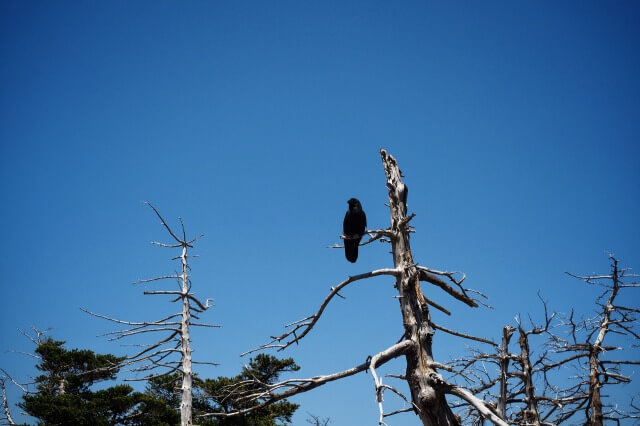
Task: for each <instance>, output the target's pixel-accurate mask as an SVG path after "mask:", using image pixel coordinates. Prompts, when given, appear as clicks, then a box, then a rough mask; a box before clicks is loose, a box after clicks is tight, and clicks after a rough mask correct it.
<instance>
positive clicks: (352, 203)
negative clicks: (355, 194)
mask: <svg viewBox="0 0 640 426" xmlns="http://www.w3.org/2000/svg"><path fill="white" fill-rule="evenodd" d="M347 203H348V204H349V210H353V209H362V206H361V205H360V201H358V199H357V198H349V201H347Z"/></svg>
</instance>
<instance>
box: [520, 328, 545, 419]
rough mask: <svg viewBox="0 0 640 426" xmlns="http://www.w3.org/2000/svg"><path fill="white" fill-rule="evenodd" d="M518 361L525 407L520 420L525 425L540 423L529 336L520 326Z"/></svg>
mask: <svg viewBox="0 0 640 426" xmlns="http://www.w3.org/2000/svg"><path fill="white" fill-rule="evenodd" d="M518 340H519V343H520V349H521V354H520V362H521V364H522V381H523V382H524V399H525V402H526V404H527V407H526V408H525V409H524V412H523V416H522V420H523V421H524V423H525V424H527V425H535V426H539V425H540V414H539V413H538V403H537V401H536V388H535V386H534V385H533V368H532V367H531V360H530V359H529V353H530V352H529V338H528V336H527V333H526V332H525V331H524V330H523V329H522V328H520V338H519V339H518Z"/></svg>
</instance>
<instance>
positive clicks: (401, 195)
mask: <svg viewBox="0 0 640 426" xmlns="http://www.w3.org/2000/svg"><path fill="white" fill-rule="evenodd" d="M380 154H381V158H382V165H383V168H384V172H385V176H386V186H387V189H388V193H389V204H388V205H389V208H390V214H391V225H390V226H389V227H388V228H385V229H375V230H369V231H367V233H368V235H369V240H367V241H365V242H362V243H360V245H366V244H370V243H371V242H373V241H377V240H379V241H382V242H385V243H390V244H391V250H392V255H393V267H392V268H383V269H377V270H374V271H370V272H365V273H362V274H359V275H354V276H351V277H348V278H347V279H346V280H344V281H342V282H341V283H340V284H338V285H336V286H334V287H332V288H331V291H330V292H329V295H328V296H327V297H326V299H325V300H324V301H323V302H322V303H321V304H320V307H319V309H318V310H317V312H316V313H314V314H312V315H310V316H308V317H306V318H303V319H301V320H298V321H295V322H293V323H290V324H288V325H286V328H287V329H288V330H287V331H286V332H285V333H284V334H282V335H280V336H273V337H272V340H271V341H270V342H269V343H267V344H264V345H262V346H260V347H258V348H255V349H253V350H250V351H248V352H246V353H245V354H243V355H246V354H248V353H251V352H255V351H258V350H263V349H268V348H275V349H278V350H284V349H286V348H287V347H289V346H290V345H292V344H294V343H298V342H299V341H300V340H301V339H302V338H303V337H305V336H306V335H307V334H308V333H309V332H310V331H311V330H312V329H313V327H314V326H315V324H316V323H317V322H318V321H319V320H320V318H321V316H322V314H323V312H324V310H325V308H326V307H327V305H328V304H329V303H330V302H331V301H332V300H334V298H335V296H338V297H342V296H341V295H340V291H341V290H343V289H344V288H345V287H347V286H348V285H350V284H352V283H355V282H357V281H360V280H363V279H366V278H373V277H377V276H392V277H394V278H395V288H396V289H397V291H398V296H397V298H398V300H399V302H400V310H401V312H402V318H403V330H404V333H403V336H402V338H401V339H400V341H399V342H398V343H396V344H394V345H392V346H390V347H388V348H387V349H385V350H382V351H381V352H379V353H378V354H376V355H374V356H371V357H368V358H367V361H366V362H364V363H362V364H360V365H358V366H355V367H353V368H350V369H348V370H344V371H340V372H337V373H333V374H329V375H324V376H315V377H312V378H308V379H289V380H285V381H283V382H280V383H276V384H273V385H264V384H263V385H264V386H262V388H261V390H260V391H251V392H248V391H245V390H244V389H245V388H246V385H245V387H243V385H242V384H240V385H234V386H233V387H230V388H229V389H228V392H229V394H234V398H236V399H239V400H241V401H242V400H244V401H252V402H259V403H258V404H257V405H255V406H252V407H251V408H247V409H245V410H238V411H236V412H233V413H221V412H220V413H209V414H207V415H208V416H218V417H230V416H237V415H242V414H246V413H248V412H249V411H253V410H256V409H259V408H261V407H264V406H266V405H269V404H271V403H273V402H276V401H279V400H281V399H284V398H288V397H290V396H293V395H296V394H299V393H302V392H307V391H309V390H311V389H314V388H316V387H318V386H322V385H324V384H325V383H328V382H330V381H335V380H339V379H342V378H345V377H348V376H351V375H354V374H357V373H359V372H362V371H369V372H370V373H371V376H372V378H373V380H374V384H375V393H376V398H377V401H378V409H379V424H380V425H385V422H384V420H385V418H387V417H389V416H392V415H396V414H399V413H403V412H414V413H415V414H417V416H418V417H419V418H420V420H421V422H422V424H424V425H429V426H452V425H458V424H459V422H460V421H459V419H458V418H457V417H456V416H455V415H454V413H453V412H452V410H451V408H450V407H449V404H448V403H447V400H446V395H448V394H449V395H455V396H457V397H458V398H461V399H462V400H464V401H466V402H467V403H468V404H470V405H471V406H473V407H474V409H475V410H477V411H478V412H479V413H480V414H481V416H482V417H483V418H486V419H488V420H490V421H491V422H493V423H495V424H499V425H506V423H505V422H504V421H503V420H502V419H501V418H500V417H499V415H498V413H497V410H496V409H495V407H492V406H491V405H489V404H487V403H486V402H485V401H483V400H482V399H480V398H478V397H476V396H475V395H474V394H473V393H472V392H470V391H468V390H467V389H464V388H463V387H460V386H458V385H456V384H453V383H449V382H447V381H446V380H445V379H444V378H443V377H442V375H441V374H439V373H438V369H445V370H447V369H449V367H447V366H446V365H444V364H441V363H438V362H436V361H435V360H434V359H433V352H432V345H433V337H434V334H435V331H436V330H441V331H443V332H446V333H450V334H453V335H455V336H458V337H463V338H467V339H472V340H476V341H483V342H487V340H486V339H483V338H478V337H474V336H470V335H467V334H464V333H460V332H457V331H453V330H449V329H447V328H446V327H443V326H440V325H437V324H434V323H433V322H432V321H431V316H430V311H429V309H430V308H429V307H430V306H431V307H433V308H435V309H438V310H440V311H442V312H444V313H446V314H449V315H450V311H449V310H447V309H446V308H445V307H443V306H441V305H439V304H437V303H435V302H433V301H432V300H430V299H429V298H428V297H426V296H425V295H424V294H423V290H422V283H428V284H431V285H433V287H430V289H431V288H439V289H441V290H443V291H444V292H446V293H447V294H449V295H450V296H452V297H453V298H454V299H457V300H458V301H460V302H462V303H464V304H466V305H467V306H469V307H478V306H479V304H482V303H481V302H479V301H478V300H476V299H474V297H472V296H471V295H470V293H472V292H473V290H470V289H466V288H464V287H462V282H463V281H464V278H465V276H464V274H458V273H453V272H446V271H439V270H435V269H430V268H427V267H423V266H419V265H418V264H416V262H415V261H414V259H413V254H412V252H411V246H410V235H411V233H412V232H414V230H413V229H412V228H411V227H410V224H409V223H410V221H411V219H412V218H413V217H414V214H411V215H408V214H407V197H408V188H407V185H406V184H404V183H403V181H402V174H401V172H400V169H399V168H398V164H397V162H396V160H395V158H393V157H392V156H391V155H389V154H387V152H386V151H385V150H384V149H382V150H381V151H380ZM341 238H343V239H344V238H346V237H344V236H343V237H341ZM333 247H340V246H338V245H336V246H333ZM474 294H478V293H477V292H475V293H474ZM489 343H492V344H494V343H493V342H489ZM494 345H495V344H494ZM402 356H404V358H405V360H406V371H405V374H404V375H402V376H388V377H395V378H401V379H403V380H405V381H406V382H407V384H408V386H409V389H410V392H411V395H410V396H409V397H407V396H405V395H403V394H402V393H401V392H399V391H398V390H397V389H396V388H395V387H393V386H390V385H388V384H386V383H383V380H382V377H380V376H379V375H378V374H377V369H378V367H380V366H382V365H383V364H385V363H386V362H388V361H389V360H391V359H394V358H398V357H402ZM386 391H389V392H391V393H393V394H395V395H397V396H398V397H399V398H401V399H402V400H403V401H404V402H405V403H407V404H408V405H409V408H403V409H399V410H395V411H391V412H385V410H384V407H383V395H384V393H385V392H386Z"/></svg>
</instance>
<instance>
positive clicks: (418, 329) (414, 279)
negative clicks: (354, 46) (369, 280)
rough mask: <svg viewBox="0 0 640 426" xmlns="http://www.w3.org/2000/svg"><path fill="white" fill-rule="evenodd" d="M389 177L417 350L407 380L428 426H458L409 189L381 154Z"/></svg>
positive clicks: (407, 319) (405, 301)
mask: <svg viewBox="0 0 640 426" xmlns="http://www.w3.org/2000/svg"><path fill="white" fill-rule="evenodd" d="M380 154H381V156H382V163H383V166H384V171H385V174H386V177H387V189H388V190H389V206H390V210H391V233H392V234H393V237H392V238H391V246H392V253H393V263H394V266H395V267H396V269H398V271H399V275H398V277H397V279H396V287H397V289H398V293H399V301H400V309H401V311H402V318H403V323H404V328H405V337H406V338H407V339H410V340H411V341H413V342H414V348H415V349H414V350H411V351H408V352H407V354H406V360H407V370H406V378H407V382H408V384H409V388H410V389H411V397H412V400H413V403H414V404H415V407H416V411H417V412H418V416H419V417H420V420H422V423H423V424H424V425H425V426H436V425H437V426H451V425H458V424H459V422H458V420H457V419H456V417H455V415H454V414H453V412H452V411H451V409H450V408H449V406H448V404H447V401H446V399H445V395H444V392H441V391H440V390H439V389H438V388H439V385H440V384H442V378H441V376H440V375H439V374H438V373H437V371H436V370H435V369H434V368H433V367H432V365H433V355H432V350H431V345H432V338H433V330H432V329H431V327H430V325H429V322H430V314H429V308H428V306H427V302H426V300H425V297H424V295H423V294H422V291H421V288H420V280H419V272H418V269H417V268H416V265H415V264H414V261H413V256H412V254H411V247H410V245H409V219H408V218H407V195H408V189H407V186H406V185H405V184H404V183H403V182H402V179H401V178H402V174H401V172H400V169H399V168H398V164H397V163H396V160H395V158H393V157H392V156H391V155H389V154H387V152H386V151H385V150H384V149H381V150H380Z"/></svg>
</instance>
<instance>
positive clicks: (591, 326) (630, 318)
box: [556, 255, 640, 426]
mask: <svg viewBox="0 0 640 426" xmlns="http://www.w3.org/2000/svg"><path fill="white" fill-rule="evenodd" d="M609 259H610V262H611V272H610V273H609V274H606V275H586V276H579V275H574V274H570V273H567V274H568V275H570V276H572V277H574V278H578V279H581V280H583V281H584V282H585V283H587V284H589V285H593V286H600V287H602V288H603V289H604V291H603V293H601V294H600V296H599V297H598V298H597V300H596V304H597V305H598V307H599V308H600V309H599V311H598V312H597V314H596V316H595V317H591V318H587V319H584V320H582V321H578V322H576V321H575V320H574V318H573V317H574V316H573V314H572V315H570V316H569V318H568V319H567V320H566V322H565V326H566V327H568V329H569V333H568V334H569V338H567V339H565V340H561V339H556V345H557V347H558V351H561V352H564V353H567V354H571V356H572V358H575V359H576V360H578V361H580V363H581V366H582V368H583V371H584V372H585V374H584V375H583V376H582V381H581V383H580V385H581V386H582V387H583V388H584V392H583V395H582V399H583V401H584V412H585V417H586V421H585V424H586V425H589V426H600V425H602V424H604V422H605V421H606V420H609V421H617V422H619V421H620V420H621V419H629V418H635V419H637V418H638V417H637V415H635V414H633V413H628V412H623V411H621V410H620V409H619V407H618V404H615V403H607V402H606V401H604V400H603V394H602V388H603V387H604V386H605V385H613V384H620V383H629V382H630V381H631V378H630V377H629V376H628V375H625V374H623V370H622V369H623V367H624V366H625V365H640V361H638V360H632V359H624V358H625V357H624V356H623V357H622V358H623V359H620V358H618V359H611V358H609V356H610V355H611V354H613V353H617V351H621V350H623V349H624V348H623V347H621V346H618V345H615V344H605V338H606V337H607V336H608V335H610V334H615V335H617V336H619V337H620V336H621V337H622V338H625V339H628V340H631V341H633V340H635V341H636V342H637V341H638V340H640V335H639V331H638V329H637V314H638V313H640V309H638V308H637V307H634V306H628V305H627V304H626V303H625V302H622V301H620V299H622V297H620V294H621V292H622V291H627V290H628V289H633V288H638V287H639V286H640V284H638V282H637V281H635V280H636V279H637V278H638V277H639V276H640V275H638V274H632V273H630V272H629V271H630V270H629V269H626V268H620V266H619V261H618V259H616V258H615V257H614V256H613V255H609ZM629 279H631V282H627V281H628V280H629ZM623 300H628V301H633V300H637V299H634V298H633V297H629V296H627V298H626V299H623ZM636 345H637V343H636ZM631 407H632V408H635V407H634V406H633V402H632V404H631Z"/></svg>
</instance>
